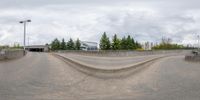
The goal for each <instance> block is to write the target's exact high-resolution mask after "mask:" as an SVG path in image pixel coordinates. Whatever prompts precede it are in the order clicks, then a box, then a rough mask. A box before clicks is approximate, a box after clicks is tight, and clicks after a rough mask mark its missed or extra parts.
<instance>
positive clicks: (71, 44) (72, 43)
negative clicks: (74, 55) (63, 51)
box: [67, 38, 75, 50]
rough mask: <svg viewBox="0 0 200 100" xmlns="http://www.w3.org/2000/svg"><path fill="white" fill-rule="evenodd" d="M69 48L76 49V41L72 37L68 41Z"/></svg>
mask: <svg viewBox="0 0 200 100" xmlns="http://www.w3.org/2000/svg"><path fill="white" fill-rule="evenodd" d="M67 49H68V50H75V45H74V41H73V40H72V38H70V39H69V41H68V42H67Z"/></svg>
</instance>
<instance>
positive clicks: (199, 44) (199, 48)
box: [197, 35, 200, 50]
mask: <svg viewBox="0 0 200 100" xmlns="http://www.w3.org/2000/svg"><path fill="white" fill-rule="evenodd" d="M197 39H198V40H197V41H198V50H200V35H197Z"/></svg>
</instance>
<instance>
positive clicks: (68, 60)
mask: <svg viewBox="0 0 200 100" xmlns="http://www.w3.org/2000/svg"><path fill="white" fill-rule="evenodd" d="M53 55H54V56H57V57H60V58H62V59H64V60H66V61H67V62H70V63H73V64H75V65H78V66H81V67H83V68H86V69H89V70H94V71H96V72H104V73H113V72H120V71H124V70H130V69H135V68H137V67H139V66H142V65H144V64H146V63H149V62H152V61H155V60H158V59H160V58H164V57H166V56H161V57H156V58H152V59H150V60H145V61H142V62H139V63H135V64H133V65H130V66H126V67H121V68H113V69H102V68H97V67H93V66H91V65H86V64H83V63H80V62H78V61H74V60H72V59H70V58H67V57H64V56H62V55H59V54H55V53H54V54H53Z"/></svg>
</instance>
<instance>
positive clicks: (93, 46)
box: [81, 41, 98, 51]
mask: <svg viewBox="0 0 200 100" xmlns="http://www.w3.org/2000/svg"><path fill="white" fill-rule="evenodd" d="M81 50H85V51H96V50H98V43H96V42H88V41H81Z"/></svg>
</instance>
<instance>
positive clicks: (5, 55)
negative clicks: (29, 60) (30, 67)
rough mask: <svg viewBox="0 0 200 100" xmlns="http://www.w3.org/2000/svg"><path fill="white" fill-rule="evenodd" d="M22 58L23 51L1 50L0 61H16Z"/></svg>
mask: <svg viewBox="0 0 200 100" xmlns="http://www.w3.org/2000/svg"><path fill="white" fill-rule="evenodd" d="M23 56H24V50H1V51H0V60H5V59H16V58H20V57H23Z"/></svg>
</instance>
